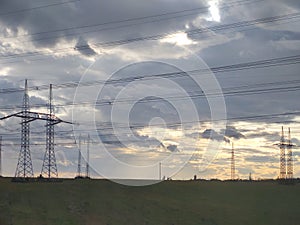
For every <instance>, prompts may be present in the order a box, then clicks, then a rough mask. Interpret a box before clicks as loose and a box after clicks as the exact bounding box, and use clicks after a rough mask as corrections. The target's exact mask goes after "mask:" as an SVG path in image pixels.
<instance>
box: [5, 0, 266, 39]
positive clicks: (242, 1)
mask: <svg viewBox="0 0 300 225" xmlns="http://www.w3.org/2000/svg"><path fill="white" fill-rule="evenodd" d="M261 1H264V0H254V1H249V0H240V1H233V2H227V3H222V4H221V5H220V6H219V9H223V8H229V7H232V6H238V5H244V4H252V3H256V2H261ZM208 9H209V7H198V8H192V9H184V10H180V11H174V12H166V13H161V14H155V15H149V16H142V17H135V18H129V19H123V20H115V21H108V22H104V23H97V24H89V25H82V26H74V27H67V28H62V29H56V30H48V31H42V32H36V33H31V34H24V35H17V36H14V37H6V38H18V37H26V36H35V35H41V34H49V33H57V32H64V31H70V30H78V29H84V28H91V27H99V26H104V25H113V24H120V23H125V22H133V21H138V20H145V19H151V18H157V17H164V16H169V15H177V14H181V13H186V12H192V13H190V14H187V15H186V14H184V15H181V16H190V15H194V14H196V13H197V14H198V13H199V10H200V13H204V12H208ZM195 11H196V12H195ZM181 16H180V15H179V16H178V15H177V16H175V17H167V18H160V19H159V20H154V21H144V22H141V23H136V24H128V25H123V26H118V27H111V28H104V29H103V30H107V29H119V28H123V27H127V26H132V25H140V24H144V23H152V22H157V21H162V20H168V19H173V18H177V17H181ZM103 30H102V29H101V30H94V31H87V32H84V33H89V32H97V31H103ZM79 34H82V33H79ZM69 35H76V34H69ZM64 36H66V35H64ZM51 38H57V36H56V37H50V38H49V39H51ZM46 39H48V38H46ZM34 40H45V39H34Z"/></svg>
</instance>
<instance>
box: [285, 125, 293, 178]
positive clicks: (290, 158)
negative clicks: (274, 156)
mask: <svg viewBox="0 0 300 225" xmlns="http://www.w3.org/2000/svg"><path fill="white" fill-rule="evenodd" d="M286 146H287V151H288V152H287V179H293V151H292V148H293V144H292V141H291V129H290V128H289V136H288V143H287V144H286Z"/></svg>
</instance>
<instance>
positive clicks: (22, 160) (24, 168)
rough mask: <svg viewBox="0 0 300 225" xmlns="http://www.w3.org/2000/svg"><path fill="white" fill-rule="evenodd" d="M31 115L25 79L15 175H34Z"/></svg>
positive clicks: (24, 176)
mask: <svg viewBox="0 0 300 225" xmlns="http://www.w3.org/2000/svg"><path fill="white" fill-rule="evenodd" d="M28 116H29V95H28V86H27V80H25V92H24V97H23V107H22V123H21V132H22V133H21V150H20V153H19V158H18V164H17V169H16V173H15V177H23V178H26V177H33V168H32V161H31V155H30V148H29V137H30V125H29V122H30V119H29V118H28Z"/></svg>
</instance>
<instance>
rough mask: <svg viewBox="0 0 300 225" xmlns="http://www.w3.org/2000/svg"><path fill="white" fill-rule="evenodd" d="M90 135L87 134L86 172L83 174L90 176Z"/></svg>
mask: <svg viewBox="0 0 300 225" xmlns="http://www.w3.org/2000/svg"><path fill="white" fill-rule="evenodd" d="M90 140H91V138H90V135H89V134H88V139H87V147H86V172H85V176H86V177H90V168H89V167H90Z"/></svg>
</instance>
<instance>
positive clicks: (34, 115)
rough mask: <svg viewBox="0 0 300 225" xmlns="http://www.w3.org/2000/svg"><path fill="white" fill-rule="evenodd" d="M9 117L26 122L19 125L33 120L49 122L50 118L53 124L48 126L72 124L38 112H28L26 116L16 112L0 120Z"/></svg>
mask: <svg viewBox="0 0 300 225" xmlns="http://www.w3.org/2000/svg"><path fill="white" fill-rule="evenodd" d="M11 117H19V118H25V119H27V120H26V121H22V122H21V124H22V123H30V122H32V121H34V120H45V121H49V118H51V119H50V121H53V123H51V124H50V125H55V124H58V123H68V124H73V123H72V122H68V121H64V120H61V119H60V118H58V117H56V116H54V115H51V114H48V113H38V112H30V111H27V115H24V114H23V112H18V113H14V114H11V115H9V116H5V117H2V118H0V120H5V119H9V118H11Z"/></svg>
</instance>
